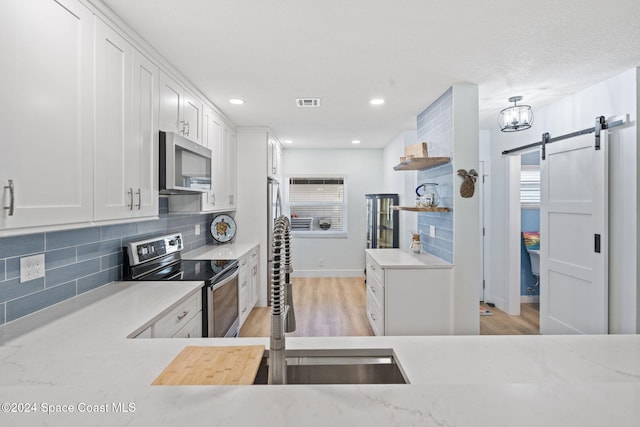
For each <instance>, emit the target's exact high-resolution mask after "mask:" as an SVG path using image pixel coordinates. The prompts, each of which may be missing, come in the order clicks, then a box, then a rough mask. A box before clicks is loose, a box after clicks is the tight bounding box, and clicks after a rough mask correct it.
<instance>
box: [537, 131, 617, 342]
mask: <svg viewBox="0 0 640 427" xmlns="http://www.w3.org/2000/svg"><path fill="white" fill-rule="evenodd" d="M594 138H595V136H594V135H593V134H587V135H581V136H577V137H573V138H569V139H566V140H563V141H557V142H554V143H553V144H549V145H547V147H546V148H547V158H546V160H542V161H541V174H542V179H541V181H542V182H541V187H542V188H541V190H542V193H541V206H540V255H541V257H540V333H541V334H576V333H578V334H606V333H608V280H607V274H608V273H607V264H608V225H607V224H608V218H607V209H608V200H607V197H608V194H607V177H608V173H607V149H608V146H607V136H606V131H603V132H602V133H601V137H600V139H601V148H600V150H595V149H594V144H595V139H594ZM598 236H599V237H598ZM598 240H599V243H598V242H597V241H598ZM598 246H599V247H598Z"/></svg>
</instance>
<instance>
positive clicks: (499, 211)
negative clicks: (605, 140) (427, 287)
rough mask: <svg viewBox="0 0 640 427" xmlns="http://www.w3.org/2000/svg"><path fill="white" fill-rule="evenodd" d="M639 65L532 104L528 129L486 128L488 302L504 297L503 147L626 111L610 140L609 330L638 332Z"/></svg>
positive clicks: (503, 301) (505, 158)
mask: <svg viewBox="0 0 640 427" xmlns="http://www.w3.org/2000/svg"><path fill="white" fill-rule="evenodd" d="M639 80H640V69H639V68H634V69H632V70H628V71H626V72H624V73H622V74H620V75H617V76H615V77H612V78H610V79H608V80H605V81H603V82H601V83H598V84H596V85H594V86H591V87H589V88H587V89H584V90H581V91H579V92H577V93H576V94H573V95H569V96H566V97H564V98H562V99H560V100H558V101H556V102H554V103H552V104H550V105H547V106H544V107H539V108H536V106H535V105H533V106H532V107H533V108H534V114H535V121H534V124H533V127H532V128H531V129H530V130H527V131H524V132H515V133H502V132H500V131H499V129H497V127H492V129H491V153H492V154H491V156H492V157H491V170H492V174H493V176H494V177H496V179H493V180H491V194H492V201H491V204H492V215H491V221H492V227H491V229H492V238H491V242H492V243H491V250H490V253H491V280H489V281H488V284H489V289H488V292H489V294H490V297H489V299H488V300H489V301H492V302H495V303H496V304H497V305H498V307H501V308H504V307H505V304H506V301H507V298H508V297H509V295H510V293H509V288H508V285H507V284H508V283H509V281H508V280H507V277H506V272H505V270H506V268H505V266H506V265H507V263H508V254H507V247H508V246H507V239H508V236H507V227H505V226H504V224H506V223H507V221H508V218H507V212H506V208H505V207H506V206H507V185H506V179H501V178H503V177H506V176H507V175H506V174H507V163H508V161H509V159H508V156H503V155H502V154H501V153H502V151H503V150H505V149H509V148H515V147H517V146H520V145H523V144H527V143H531V142H535V141H539V140H540V135H542V133H543V132H549V133H550V134H551V137H553V136H554V135H562V134H565V133H569V132H573V131H576V130H579V129H584V128H588V127H592V126H593V125H594V120H595V118H596V117H597V116H601V115H603V116H605V117H611V116H617V115H621V114H629V115H630V124H629V125H628V126H626V127H625V128H622V129H620V128H618V129H614V130H613V131H612V132H611V138H610V144H609V330H610V332H612V333H638V332H640V291H639V289H638V286H639V281H638V280H639V278H640V277H639V274H638V265H639V262H638V261H639V255H640V248H639V245H640V241H639V239H638V221H639V218H638V202H639V199H638V179H639V175H638V167H637V166H638V161H639V159H638V154H639V153H638V149H637V145H638V141H639V140H640V135H639V131H638V127H637V122H638V102H639V99H640V85H639V84H638V82H639Z"/></svg>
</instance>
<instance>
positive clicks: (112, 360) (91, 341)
mask: <svg viewBox="0 0 640 427" xmlns="http://www.w3.org/2000/svg"><path fill="white" fill-rule="evenodd" d="M199 286H200V284H199V283H197V282H181V283H175V282H172V283H169V282H157V283H155V282H148V283H141V282H129V283H127V282H118V283H112V284H109V285H106V286H104V287H102V288H99V289H97V290H95V291H91V292H89V293H87V294H83V295H81V296H79V297H76V298H74V299H72V300H68V301H65V302H63V303H60V304H58V305H56V306H53V307H50V308H48V309H46V310H43V311H41V312H38V313H34V314H33V315H30V316H27V317H25V318H23V319H20V320H19V321H16V322H12V323H9V324H6V325H3V326H1V327H0V340H1V341H0V342H1V343H2V346H1V347H0V402H5V404H3V406H2V410H3V411H2V412H0V424H1V425H2V426H21V427H22V426H40V425H53V426H57V425H61V426H62V425H64V426H88V425H91V426H97V425H100V426H119V425H133V426H158V425H172V426H173V425H186V426H201V425H202V426H243V427H244V426H327V425H332V426H403V427H404V426H478V425H481V426H482V425H491V426H542V425H544V426H638V425H640V337H639V336H636V335H624V336H621V335H618V336H517V337H516V336H432V337H418V336H414V337H340V338H288V339H287V348H314V349H315V348H393V350H394V352H395V354H396V356H397V361H398V363H399V364H400V365H401V367H402V369H403V370H404V372H405V374H406V376H407V377H408V379H409V381H410V383H411V384H408V385H334V386H331V385H306V386H304V385H295V386H294V385H291V386H268V385H260V386H258V385H256V386H151V385H150V384H151V382H152V381H153V380H154V379H155V378H156V376H157V375H158V374H159V373H160V372H161V371H162V370H163V369H164V367H165V366H166V365H167V364H169V362H171V360H172V359H173V358H174V357H175V356H176V355H177V354H178V353H179V352H180V351H181V350H182V349H183V348H184V347H185V346H187V345H250V344H264V345H265V346H268V343H269V340H268V339H265V338H235V339H234V338H227V339H193V338H192V339H180V338H175V339H164V338H155V339H154V338H149V339H128V338H126V337H127V335H129V334H130V333H131V332H133V331H134V330H136V329H137V328H140V327H141V326H142V325H143V324H145V323H147V322H149V321H150V320H152V319H153V318H156V317H157V316H158V315H159V314H160V313H162V312H166V310H167V309H168V308H169V307H170V306H171V305H172V304H173V303H175V302H177V301H180V300H182V299H184V298H186V297H188V296H189V295H190V294H192V293H193V292H198V290H199ZM6 403H8V404H11V403H13V404H15V405H7V404H6ZM7 408H9V410H11V409H13V408H16V410H17V409H18V408H21V410H22V412H21V413H12V412H6V410H7ZM27 408H28V409H27ZM44 409H49V410H51V411H52V412H51V413H48V414H47V413H45V412H44V411H43V410H44ZM27 410H30V411H31V412H25V411H27ZM56 411H57V412H56ZM64 411H67V412H64ZM69 411H73V412H69Z"/></svg>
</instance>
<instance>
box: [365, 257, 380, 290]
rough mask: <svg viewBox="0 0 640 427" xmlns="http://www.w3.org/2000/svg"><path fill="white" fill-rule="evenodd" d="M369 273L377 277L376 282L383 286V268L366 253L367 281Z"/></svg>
mask: <svg viewBox="0 0 640 427" xmlns="http://www.w3.org/2000/svg"><path fill="white" fill-rule="evenodd" d="M370 275H373V276H375V277H376V278H377V279H378V282H379V283H380V284H381V285H383V286H384V270H383V269H382V267H380V266H379V265H378V263H377V262H375V261H374V260H373V258H371V257H370V256H368V255H367V281H369V276H370Z"/></svg>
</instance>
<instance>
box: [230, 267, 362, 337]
mask: <svg viewBox="0 0 640 427" xmlns="http://www.w3.org/2000/svg"><path fill="white" fill-rule="evenodd" d="M292 287H293V290H292V292H293V305H294V308H295V314H296V326H297V327H296V331H295V332H292V333H290V334H287V336H300V337H337V336H368V335H373V330H372V329H371V326H369V322H368V320H367V314H366V293H365V292H366V288H365V285H364V278H362V277H342V278H335V277H330V278H324V277H320V278H302V277H298V278H294V279H292ZM270 314H271V308H269V307H256V308H254V309H253V310H252V311H251V313H250V314H249V317H247V320H246V321H245V322H244V324H243V325H242V329H241V330H240V336H241V337H268V336H269V333H270V331H271V329H270V328H271V317H270Z"/></svg>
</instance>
